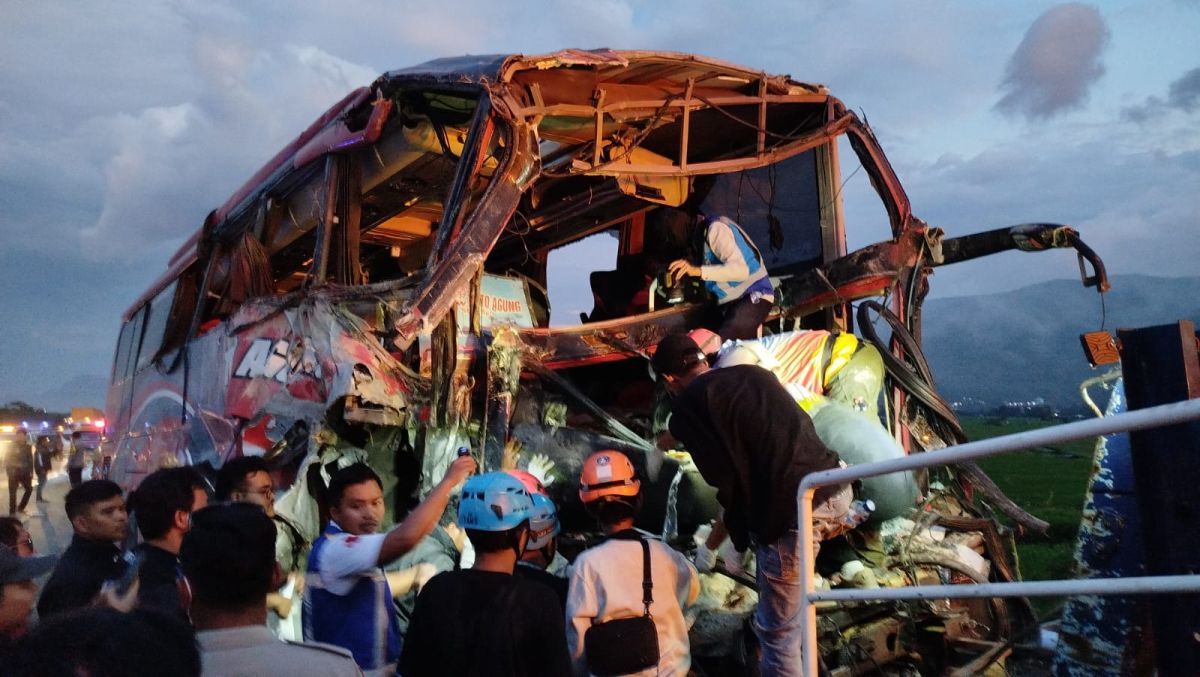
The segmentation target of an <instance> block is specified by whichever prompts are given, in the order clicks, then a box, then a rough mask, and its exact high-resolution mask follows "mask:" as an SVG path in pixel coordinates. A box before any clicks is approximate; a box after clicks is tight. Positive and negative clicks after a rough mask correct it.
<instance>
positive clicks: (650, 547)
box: [567, 450, 700, 675]
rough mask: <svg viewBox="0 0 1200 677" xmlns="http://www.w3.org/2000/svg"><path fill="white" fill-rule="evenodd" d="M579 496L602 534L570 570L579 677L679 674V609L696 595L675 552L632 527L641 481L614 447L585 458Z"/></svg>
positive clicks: (570, 617) (684, 657) (695, 584)
mask: <svg viewBox="0 0 1200 677" xmlns="http://www.w3.org/2000/svg"><path fill="white" fill-rule="evenodd" d="M579 498H580V500H581V501H583V505H584V508H586V509H587V511H588V513H589V514H590V515H592V516H593V517H595V518H596V519H597V520H598V521H599V523H600V528H601V529H602V530H603V532H604V534H605V537H606V538H605V540H604V541H603V542H602V543H600V544H599V545H597V546H595V547H592V548H589V549H588V550H585V551H584V552H583V553H581V554H580V555H579V557H578V558H576V559H575V562H574V564H573V565H572V568H571V575H570V584H569V589H568V592H567V648H568V650H569V651H570V653H571V660H572V663H573V665H574V669H575V673H576V674H578V675H588V674H592V675H618V674H639V675H640V674H646V675H655V674H657V675H686V674H687V673H688V670H689V669H690V668H691V646H690V644H689V643H688V628H687V622H686V621H685V620H684V617H683V612H684V609H686V608H687V607H689V606H691V605H692V604H694V603H695V602H696V598H697V597H698V596H699V595H700V580H699V577H698V576H697V575H696V570H695V569H694V568H693V567H692V565H691V563H690V562H688V561H687V558H685V557H684V556H683V555H682V554H681V553H679V552H678V551H676V550H674V549H672V548H671V547H669V546H667V545H665V544H664V543H662V542H661V541H657V540H652V539H648V538H645V537H644V536H643V535H642V534H641V533H640V532H638V531H637V530H635V529H634V528H633V522H634V518H635V517H636V516H637V514H638V512H639V511H640V510H641V507H642V493H641V481H640V480H638V478H637V474H636V472H635V471H634V468H633V464H632V463H631V462H630V461H629V458H628V457H626V456H625V455H624V454H622V453H621V452H619V451H611V450H606V451H600V452H597V453H594V454H592V455H591V456H589V457H588V459H587V460H586V461H585V462H584V465H583V472H582V473H581V476H580V479H579Z"/></svg>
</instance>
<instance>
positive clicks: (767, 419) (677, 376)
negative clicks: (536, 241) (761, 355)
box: [651, 334, 854, 675]
mask: <svg viewBox="0 0 1200 677" xmlns="http://www.w3.org/2000/svg"><path fill="white" fill-rule="evenodd" d="M651 367H652V368H653V370H654V373H655V375H656V376H657V377H658V378H661V379H662V380H663V382H664V385H665V386H666V389H667V391H668V392H669V393H671V395H672V396H673V400H672V403H671V423H670V429H671V434H672V435H673V436H674V437H675V438H676V439H677V440H679V441H680V442H682V443H683V444H684V446H685V447H686V448H687V450H688V452H689V453H690V454H691V456H692V460H693V461H695V462H696V467H697V468H699V470H700V474H701V475H703V476H704V480H705V481H706V482H708V483H709V484H711V485H712V486H714V487H716V489H717V501H718V502H719V503H720V504H721V508H722V509H723V512H722V516H721V519H722V520H723V522H724V527H725V528H728V530H729V537H730V539H731V540H732V541H733V545H734V547H735V548H737V550H738V551H739V552H740V551H743V550H745V549H746V548H747V547H749V546H751V545H753V546H754V547H755V555H756V557H757V562H758V565H757V578H758V594H759V600H758V606H757V608H756V609H755V612H754V618H753V623H752V624H753V627H754V633H755V635H757V636H758V639H759V643H760V644H761V646H762V657H761V661H760V669H761V672H762V673H763V674H771V675H790V674H797V673H796V672H795V671H796V670H799V667H800V666H801V665H802V663H801V660H800V650H799V642H798V641H796V640H795V638H794V636H793V633H794V632H795V629H796V619H797V618H798V616H799V613H800V610H801V605H802V596H803V592H802V591H801V590H800V581H799V571H800V569H799V567H801V566H812V563H811V562H809V563H805V562H798V561H797V558H796V551H797V549H798V536H799V534H798V532H797V529H796V526H797V513H796V492H797V490H798V489H799V487H800V482H801V481H802V480H803V479H804V477H805V475H808V474H809V473H812V472H818V471H821V470H830V469H833V468H836V467H838V465H839V463H840V461H839V459H838V455H837V453H835V452H834V451H833V450H831V449H829V448H828V447H826V446H825V444H824V443H822V442H821V440H820V438H818V437H817V433H816V429H815V428H814V427H813V423H812V419H811V418H809V416H808V414H806V413H805V412H804V410H803V409H801V408H800V407H799V406H797V405H796V402H795V400H793V399H792V396H791V394H789V393H788V391H787V390H786V389H785V388H784V387H783V385H781V384H780V383H779V380H778V379H777V378H776V377H775V375H774V374H772V373H771V372H769V371H767V370H766V369H763V368H762V367H758V366H755V365H739V366H735V367H726V368H724V369H715V370H714V369H711V368H709V366H708V362H707V360H706V359H705V355H704V353H703V352H702V351H701V350H700V348H699V346H697V345H696V342H695V341H693V340H692V339H691V338H689V337H688V336H686V335H683V334H675V335H671V336H668V337H666V338H664V339H663V340H662V341H661V342H660V343H659V344H658V348H657V349H656V350H655V353H654V356H653V358H652V360H651ZM853 498H854V496H853V491H852V490H851V488H850V485H848V484H844V485H841V486H832V487H821V488H820V489H818V490H817V492H816V496H815V497H814V498H813V520H812V523H813V554H814V555H815V554H816V552H817V550H818V549H819V547H820V541H822V540H827V539H829V538H832V537H834V536H836V535H838V534H839V533H841V532H842V531H844V530H845V529H846V528H847V522H846V519H845V517H846V513H847V512H848V511H849V508H850V503H851V501H852V500H853ZM718 526H719V525H718ZM714 530H715V529H714Z"/></svg>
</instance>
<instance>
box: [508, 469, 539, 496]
mask: <svg viewBox="0 0 1200 677" xmlns="http://www.w3.org/2000/svg"><path fill="white" fill-rule="evenodd" d="M505 472H507V473H508V474H509V475H512V476H513V477H515V478H517V479H519V480H521V484H523V485H525V491H528V492H529V495H530V496H532V495H534V494H542V495H543V496H545V495H546V485H544V484H542V481H541V480H539V479H538V477H537V475H534V474H533V473H531V472H529V471H528V470H520V469H518V468H513V469H512V470H506V471H505Z"/></svg>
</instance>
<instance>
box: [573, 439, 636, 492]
mask: <svg viewBox="0 0 1200 677" xmlns="http://www.w3.org/2000/svg"><path fill="white" fill-rule="evenodd" d="M641 490H642V483H641V481H640V480H638V478H637V472H635V471H634V469H633V463H630V462H629V457H628V456H626V455H625V454H622V453H621V452H619V451H614V450H612V449H605V450H604V451H598V452H596V453H594V454H592V455H591V456H588V458H587V460H586V461H584V462H583V472H581V473H580V474H579V500H581V501H583V502H584V503H592V502H594V501H599V500H603V499H606V498H621V497H626V498H628V497H633V496H637V495H638V492H640V491H641Z"/></svg>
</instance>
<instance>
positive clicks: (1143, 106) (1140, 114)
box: [1121, 68, 1200, 125]
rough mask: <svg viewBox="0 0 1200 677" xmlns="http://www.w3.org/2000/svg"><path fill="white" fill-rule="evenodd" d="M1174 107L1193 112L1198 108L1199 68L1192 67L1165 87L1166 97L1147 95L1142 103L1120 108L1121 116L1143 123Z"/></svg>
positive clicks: (1199, 92)
mask: <svg viewBox="0 0 1200 677" xmlns="http://www.w3.org/2000/svg"><path fill="white" fill-rule="evenodd" d="M1171 109H1175V110H1178V111H1182V112H1184V113H1193V112H1195V111H1196V110H1197V109H1200V68H1193V69H1192V70H1190V71H1188V72H1186V73H1184V74H1183V75H1181V76H1180V77H1179V78H1177V79H1176V80H1174V81H1173V82H1172V83H1171V84H1170V86H1169V87H1168V88H1167V98H1166V99H1165V100H1164V99H1163V98H1162V97H1161V96H1148V97H1146V100H1145V101H1144V102H1143V103H1140V104H1136V105H1133V106H1127V107H1125V108H1122V109H1121V118H1122V119H1124V120H1128V121H1130V122H1136V123H1138V124H1140V125H1144V124H1146V123H1147V122H1149V121H1151V120H1155V119H1158V118H1161V117H1162V116H1164V115H1166V114H1167V112H1168V111H1170V110H1171Z"/></svg>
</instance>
